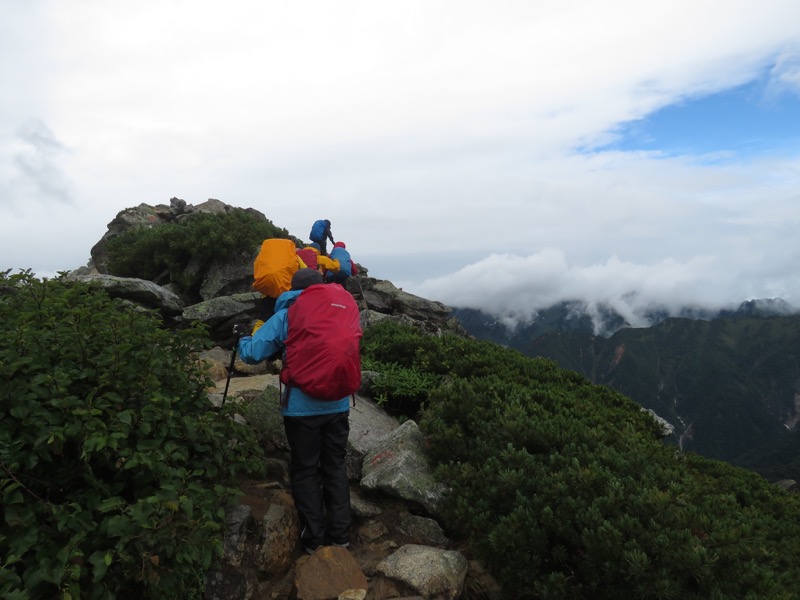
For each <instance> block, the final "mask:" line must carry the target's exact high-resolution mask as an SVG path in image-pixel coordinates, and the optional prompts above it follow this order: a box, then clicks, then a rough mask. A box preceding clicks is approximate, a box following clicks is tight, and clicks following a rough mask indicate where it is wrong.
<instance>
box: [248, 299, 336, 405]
mask: <svg viewBox="0 0 800 600" xmlns="http://www.w3.org/2000/svg"><path fill="white" fill-rule="evenodd" d="M301 292H302V290H290V291H288V292H284V293H282V294H281V295H280V296H278V300H277V301H276V302H275V314H274V315H272V317H270V319H269V320H268V321H267V322H266V323H264V324H263V325H262V326H261V327H259V328H258V330H257V331H256V332H255V334H254V335H252V336H250V335H248V336H245V337H243V338H242V339H241V340H239V357H240V358H241V359H242V360H243V361H244V362H246V363H248V364H256V363H259V362H261V361H262V360H266V359H268V358H269V357H271V356H274V355H276V354H282V353H283V351H284V348H285V346H284V342H285V341H286V338H287V337H288V336H289V307H290V306H291V305H292V303H293V302H294V301H295V300H296V299H297V297H298V296H299V295H300V293H301ZM286 392H287V388H284V394H286ZM288 393H289V397H288V398H283V399H282V400H283V401H282V402H281V413H282V414H283V416H285V417H309V416H313V415H327V414H331V413H337V412H346V411H348V410H350V396H345V397H344V398H342V399H341V400H334V401H331V400H317V399H316V398H312V397H311V396H309V395H308V394H306V393H305V392H303V390H301V389H300V388H299V387H297V386H291V387H289V388H288Z"/></svg>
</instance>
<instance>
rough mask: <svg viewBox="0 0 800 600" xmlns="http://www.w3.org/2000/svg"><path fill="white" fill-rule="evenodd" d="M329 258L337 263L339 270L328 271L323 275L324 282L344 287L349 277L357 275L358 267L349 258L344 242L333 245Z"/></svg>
mask: <svg viewBox="0 0 800 600" xmlns="http://www.w3.org/2000/svg"><path fill="white" fill-rule="evenodd" d="M330 257H331V258H332V259H334V260H336V261H337V262H338V263H339V269H338V270H337V271H333V270H331V271H328V272H327V273H326V274H325V281H327V282H328V283H338V284H340V285H342V286H344V285H345V284H346V283H347V279H348V278H349V277H350V276H351V275H358V267H357V266H356V263H354V262H353V259H352V258H351V257H350V253H349V252H348V251H347V246H345V244H344V242H336V243H335V244H334V245H333V250H331V255H330Z"/></svg>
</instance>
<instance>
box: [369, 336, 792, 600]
mask: <svg viewBox="0 0 800 600" xmlns="http://www.w3.org/2000/svg"><path fill="white" fill-rule="evenodd" d="M364 338H365V343H364V350H365V353H366V354H367V355H368V356H370V357H373V358H375V357H377V358H379V359H380V360H381V361H384V362H386V363H388V362H392V361H394V362H396V363H397V364H399V365H402V366H403V367H404V368H407V369H412V368H413V369H416V370H418V371H421V372H427V373H432V374H435V375H437V377H439V379H438V384H437V385H435V386H432V388H431V389H430V390H429V393H428V394H427V397H426V401H425V410H424V414H423V417H422V420H421V423H420V426H421V428H422V429H423V431H425V432H426V434H427V435H428V437H429V440H430V453H431V458H432V460H433V462H434V464H435V465H436V473H437V476H438V477H439V478H441V479H442V480H443V481H444V482H445V483H446V484H447V485H448V487H449V488H450V490H451V493H450V497H449V501H448V502H445V506H446V507H447V508H446V511H445V515H444V517H445V521H446V524H447V526H448V528H449V529H450V531H451V532H452V534H453V535H457V536H463V538H465V539H466V541H467V542H468V543H469V546H470V547H471V549H472V550H473V551H474V552H475V553H476V554H477V555H478V556H480V557H481V558H483V559H484V560H485V561H486V563H487V565H488V566H489V567H490V569H491V571H492V572H493V574H494V575H495V576H496V577H497V578H498V580H499V581H500V582H501V584H502V585H503V586H504V589H506V590H513V593H509V595H508V597H514V598H539V599H548V600H567V599H570V600H571V599H587V600H588V599H592V600H605V599H608V600H611V599H615V600H616V599H619V598H632V599H637V600H639V599H643V600H650V599H653V600H656V599H659V600H666V599H672V598H675V599H678V598H680V599H696V600H700V599H704V600H705V599H715V600H722V599H737V600H738V599H748V600H756V599H759V600H761V599H765V598H766V599H774V600H779V599H780V600H788V599H789V598H794V597H795V595H796V590H797V589H798V588H797V582H798V581H800V565H799V564H798V561H797V557H798V556H800V535H799V534H800V518H799V517H800V501H799V500H798V497H797V495H792V494H789V493H787V492H784V491H783V490H781V489H779V488H777V487H776V486H773V485H771V484H769V483H768V482H767V481H766V480H764V479H762V478H761V477H760V476H758V475H756V474H754V473H752V472H749V471H746V470H743V469H738V468H735V467H731V466H729V465H726V464H724V463H719V462H716V461H711V460H705V459H702V458H700V457H698V456H695V455H692V454H681V453H679V452H676V450H675V449H674V448H672V447H667V446H666V445H664V444H663V443H662V442H661V441H660V440H659V438H658V436H657V428H656V425H655V423H654V422H653V420H652V419H651V418H650V417H649V416H648V415H647V414H646V413H644V412H643V411H641V410H640V407H639V406H638V405H637V404H635V403H634V402H633V401H632V400H630V399H629V398H626V397H625V396H622V395H621V394H619V393H617V392H614V391H612V390H611V389H609V388H607V387H604V386H597V385H593V384H591V383H590V382H588V381H587V380H586V379H584V378H583V377H581V376H579V375H577V374H575V373H573V372H569V371H564V370H561V369H559V368H557V367H556V366H555V365H554V364H553V363H552V362H550V361H546V360H543V359H532V358H528V357H525V356H523V355H521V354H519V353H518V352H515V351H511V350H506V349H504V348H501V347H500V346H497V345H494V344H490V343H486V342H475V341H473V340H468V339H464V338H458V337H456V336H448V335H445V336H441V337H432V336H425V335H424V334H422V333H420V332H417V331H415V330H413V329H411V328H407V327H403V326H400V325H397V324H394V323H387V324H383V323H381V324H378V325H375V326H373V327H371V328H369V329H367V330H366V331H365V334H364Z"/></svg>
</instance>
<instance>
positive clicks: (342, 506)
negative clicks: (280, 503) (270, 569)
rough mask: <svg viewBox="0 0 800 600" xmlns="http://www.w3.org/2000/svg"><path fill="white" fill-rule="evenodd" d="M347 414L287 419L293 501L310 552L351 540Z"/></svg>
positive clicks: (303, 537) (284, 420)
mask: <svg viewBox="0 0 800 600" xmlns="http://www.w3.org/2000/svg"><path fill="white" fill-rule="evenodd" d="M349 415H350V413H349V411H345V412H339V413H333V414H330V415H315V416H312V417H284V419H283V425H284V428H285V429H286V438H287V439H288V441H289V447H290V448H291V450H292V461H291V467H290V474H291V480H292V497H293V498H294V503H295V506H296V507H297V512H298V513H299V514H300V528H301V537H302V541H303V545H304V546H305V547H306V548H310V549H314V548H316V547H317V546H320V545H324V544H341V545H343V544H347V543H349V542H350V521H351V516H350V482H349V480H348V478H347V464H346V463H345V453H346V451H347V437H348V435H349V434H350V421H349V420H348V418H349Z"/></svg>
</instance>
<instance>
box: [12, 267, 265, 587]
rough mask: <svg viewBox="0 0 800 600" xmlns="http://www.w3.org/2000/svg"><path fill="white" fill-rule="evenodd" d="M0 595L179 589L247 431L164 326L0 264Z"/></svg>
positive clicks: (76, 287)
mask: <svg viewBox="0 0 800 600" xmlns="http://www.w3.org/2000/svg"><path fill="white" fill-rule="evenodd" d="M0 321H1V322H2V323H3V327H2V328H0V494H1V495H2V511H0V512H2V522H0V597H2V598H4V599H9V600H15V599H16V600H22V599H38V598H48V599H49V598H56V597H58V598H63V599H77V598H92V599H95V598H96V599H106V598H107V599H112V598H191V597H200V595H201V594H202V582H203V573H205V570H206V569H207V568H208V567H209V565H210V564H211V562H212V559H213V558H214V556H215V554H216V553H217V552H218V551H219V550H220V549H221V541H222V536H221V531H220V526H221V523H222V521H223V515H224V509H225V507H226V504H227V503H228V502H229V501H230V499H231V498H232V496H233V495H234V494H236V489H235V484H236V481H237V478H238V477H239V476H240V474H244V473H251V472H252V473H254V472H255V471H256V470H257V469H258V468H259V465H260V461H258V460H257V457H258V452H259V450H258V447H257V445H256V444H255V442H254V439H253V435H252V433H251V432H250V431H248V429H247V428H246V427H243V426H240V425H238V424H237V423H236V422H235V421H234V420H233V419H232V418H231V417H232V413H231V412H230V411H231V410H232V407H230V406H228V407H225V409H223V410H221V411H220V410H217V409H213V407H212V406H211V405H210V404H209V401H208V398H207V395H206V392H205V390H206V388H207V386H209V384H210V380H209V378H208V376H207V375H206V373H205V372H204V371H202V370H201V367H200V366H199V364H200V363H199V362H197V361H196V360H194V356H195V353H196V352H197V351H198V350H199V349H201V346H202V344H203V343H204V342H203V340H204V339H205V338H204V336H203V335H202V332H201V331H198V330H195V329H186V330H184V331H180V332H172V331H167V330H164V329H161V328H160V326H159V324H160V320H159V319H158V318H157V317H155V316H151V315H149V314H145V313H142V312H136V311H132V310H130V309H126V308H124V307H122V306H120V305H118V304H117V303H115V302H113V301H112V300H110V299H109V298H108V296H107V295H106V294H105V293H104V292H103V291H102V290H100V289H98V288H95V287H92V286H90V285H88V284H78V283H70V282H67V281H66V280H64V279H63V278H61V277H59V278H57V279H54V280H47V279H45V280H41V281H40V280H38V279H36V278H34V277H32V276H31V274H30V273H29V272H24V273H20V274H18V275H10V276H9V274H8V272H6V273H0Z"/></svg>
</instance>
